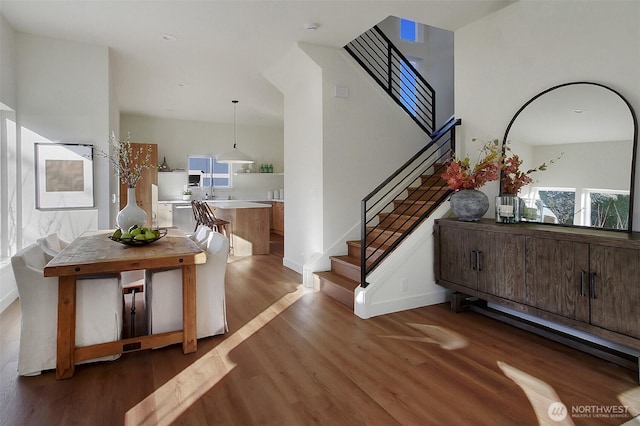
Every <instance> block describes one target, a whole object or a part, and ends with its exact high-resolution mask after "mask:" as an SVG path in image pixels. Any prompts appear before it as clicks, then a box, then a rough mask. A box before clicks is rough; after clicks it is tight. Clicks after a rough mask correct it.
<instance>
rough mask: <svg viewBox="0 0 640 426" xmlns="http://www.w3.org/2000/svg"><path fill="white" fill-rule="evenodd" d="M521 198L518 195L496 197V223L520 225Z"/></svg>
mask: <svg viewBox="0 0 640 426" xmlns="http://www.w3.org/2000/svg"><path fill="white" fill-rule="evenodd" d="M520 204H521V203H520V198H519V197H518V196H517V195H510V194H504V195H498V196H497V197H496V222H497V223H518V222H520V215H521V211H520Z"/></svg>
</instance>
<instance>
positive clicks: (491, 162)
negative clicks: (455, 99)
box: [440, 139, 500, 222]
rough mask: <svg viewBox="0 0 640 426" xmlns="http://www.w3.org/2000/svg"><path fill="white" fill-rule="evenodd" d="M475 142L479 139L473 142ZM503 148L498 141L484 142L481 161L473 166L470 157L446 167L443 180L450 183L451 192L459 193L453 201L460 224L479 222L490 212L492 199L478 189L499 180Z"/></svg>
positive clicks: (451, 199) (452, 162) (480, 156)
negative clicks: (501, 150)
mask: <svg viewBox="0 0 640 426" xmlns="http://www.w3.org/2000/svg"><path fill="white" fill-rule="evenodd" d="M472 141H473V142H476V139H472ZM499 161H500V148H499V142H498V140H497V139H494V140H491V141H488V142H485V143H484V145H483V147H482V148H481V149H480V154H479V158H478V161H477V163H476V165H475V166H473V167H472V166H471V164H470V160H469V156H468V155H467V156H465V158H464V159H462V160H455V156H454V155H452V157H451V158H450V159H449V160H447V162H446V163H445V167H446V169H445V172H444V173H442V174H441V175H440V176H441V177H442V178H443V179H445V180H446V181H447V185H448V186H449V189H453V190H454V191H456V192H455V193H454V194H453V195H452V196H451V198H450V200H449V202H450V204H451V209H452V210H453V212H454V213H455V215H456V216H457V217H458V219H459V220H462V221H466V222H471V221H477V220H479V219H480V218H481V217H482V216H484V214H485V213H486V212H487V210H489V198H487V196H486V195H485V194H484V193H483V192H481V191H478V188H480V187H481V186H483V185H484V184H485V183H487V182H491V181H494V180H497V179H498V176H499V172H500V163H499Z"/></svg>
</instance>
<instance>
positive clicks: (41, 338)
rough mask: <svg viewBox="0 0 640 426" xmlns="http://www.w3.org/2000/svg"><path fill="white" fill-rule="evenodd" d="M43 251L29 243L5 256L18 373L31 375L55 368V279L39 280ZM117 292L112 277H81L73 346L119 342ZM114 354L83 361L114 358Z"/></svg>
mask: <svg viewBox="0 0 640 426" xmlns="http://www.w3.org/2000/svg"><path fill="white" fill-rule="evenodd" d="M45 256H46V255H45V252H44V250H42V248H41V247H40V245H38V244H37V243H33V244H31V245H29V246H27V247H25V248H24V249H22V250H20V251H19V252H18V253H16V254H15V255H14V256H13V257H12V258H11V266H12V268H13V273H14V275H15V278H16V284H17V287H18V295H19V297H20V310H21V314H22V318H21V325H20V351H19V355H18V373H19V374H20V375H21V376H35V375H38V374H40V373H41V372H42V371H43V370H49V369H53V368H55V367H56V344H57V341H56V339H57V324H58V278H57V277H46V278H45V277H44V273H43V270H44V267H45V265H46V264H47V260H46V257H45ZM122 310H123V303H122V291H121V289H120V278H119V276H118V275H108V276H95V277H83V278H82V279H78V280H77V286H76V346H87V345H93V344H97V343H104V342H111V341H115V340H119V339H120V337H121V335H122ZM118 357H119V355H116V356H111V357H104V358H100V359H95V360H91V361H88V362H95V361H105V360H113V359H117V358H118Z"/></svg>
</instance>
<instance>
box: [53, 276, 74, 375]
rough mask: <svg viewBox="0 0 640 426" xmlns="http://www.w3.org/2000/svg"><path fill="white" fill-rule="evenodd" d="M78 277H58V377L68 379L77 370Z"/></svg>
mask: <svg viewBox="0 0 640 426" xmlns="http://www.w3.org/2000/svg"><path fill="white" fill-rule="evenodd" d="M75 346H76V277H75V276H66V277H59V278H58V343H57V349H56V379H68V378H70V377H72V376H73V373H74V372H75V359H74V353H73V352H74V350H75Z"/></svg>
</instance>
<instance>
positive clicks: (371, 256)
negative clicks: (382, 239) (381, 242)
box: [348, 242, 384, 263]
mask: <svg viewBox="0 0 640 426" xmlns="http://www.w3.org/2000/svg"><path fill="white" fill-rule="evenodd" d="M360 245H361V244H360V243H359V242H358V243H357V245H356V244H349V249H348V253H349V256H354V257H358V258H359V257H360V256H361V254H360V250H361V249H360ZM383 253H384V250H383V249H374V248H371V247H369V248H367V254H366V256H367V263H370V262H373V261H374V260H376V259H378V258H379V257H380V256H382V254H383Z"/></svg>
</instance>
